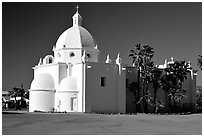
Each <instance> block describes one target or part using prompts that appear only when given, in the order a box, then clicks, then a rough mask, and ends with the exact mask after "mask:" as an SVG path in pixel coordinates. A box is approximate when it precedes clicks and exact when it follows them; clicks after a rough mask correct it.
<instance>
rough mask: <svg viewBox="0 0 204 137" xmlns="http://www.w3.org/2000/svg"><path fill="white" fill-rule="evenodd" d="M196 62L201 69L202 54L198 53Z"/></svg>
mask: <svg viewBox="0 0 204 137" xmlns="http://www.w3.org/2000/svg"><path fill="white" fill-rule="evenodd" d="M197 60H198V63H197V65H198V66H199V68H200V69H201V70H202V55H198V59H197Z"/></svg>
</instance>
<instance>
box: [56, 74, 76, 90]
mask: <svg viewBox="0 0 204 137" xmlns="http://www.w3.org/2000/svg"><path fill="white" fill-rule="evenodd" d="M76 90H77V79H76V78H75V77H71V76H68V77H66V78H64V79H63V80H62V81H61V82H60V84H59V89H58V91H76Z"/></svg>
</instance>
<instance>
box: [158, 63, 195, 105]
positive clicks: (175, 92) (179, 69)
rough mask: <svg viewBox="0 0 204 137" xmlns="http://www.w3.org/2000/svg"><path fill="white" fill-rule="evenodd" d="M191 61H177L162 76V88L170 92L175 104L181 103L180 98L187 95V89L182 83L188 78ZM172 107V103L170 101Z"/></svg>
mask: <svg viewBox="0 0 204 137" xmlns="http://www.w3.org/2000/svg"><path fill="white" fill-rule="evenodd" d="M189 69H191V68H189V63H186V62H185V61H175V62H174V63H173V64H169V65H168V67H167V68H165V74H164V75H163V76H162V77H161V85H162V88H163V89H164V90H165V91H167V92H168V95H169V97H170V99H173V101H174V105H176V103H179V104H180V100H181V99H182V98H183V97H185V96H186V90H185V89H183V88H182V83H183V82H184V80H185V79H187V73H188V70H189ZM169 105H170V107H171V103H169Z"/></svg>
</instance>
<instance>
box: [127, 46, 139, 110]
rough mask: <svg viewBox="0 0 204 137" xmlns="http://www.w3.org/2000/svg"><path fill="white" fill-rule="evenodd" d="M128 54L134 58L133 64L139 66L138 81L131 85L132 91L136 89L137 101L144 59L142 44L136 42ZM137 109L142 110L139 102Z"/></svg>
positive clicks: (137, 99) (136, 99)
mask: <svg viewBox="0 0 204 137" xmlns="http://www.w3.org/2000/svg"><path fill="white" fill-rule="evenodd" d="M128 56H129V57H131V58H132V64H133V66H135V67H136V68H137V83H133V85H132V86H130V87H132V89H133V90H132V91H134V95H135V101H136V102H138V101H139V98H138V97H139V96H140V68H141V66H142V59H143V55H142V46H141V44H136V45H135V46H134V49H131V50H130V53H129V55H128ZM136 110H140V107H139V105H138V103H136Z"/></svg>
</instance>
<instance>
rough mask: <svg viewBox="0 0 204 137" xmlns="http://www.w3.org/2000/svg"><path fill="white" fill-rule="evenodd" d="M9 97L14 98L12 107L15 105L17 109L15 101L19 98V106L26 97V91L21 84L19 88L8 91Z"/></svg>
mask: <svg viewBox="0 0 204 137" xmlns="http://www.w3.org/2000/svg"><path fill="white" fill-rule="evenodd" d="M10 94H11V97H14V99H15V100H14V105H15V109H18V105H17V101H16V97H21V100H20V105H21V104H22V100H23V98H24V97H25V95H26V91H25V90H24V88H23V84H21V87H14V88H13V90H12V91H10Z"/></svg>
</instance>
